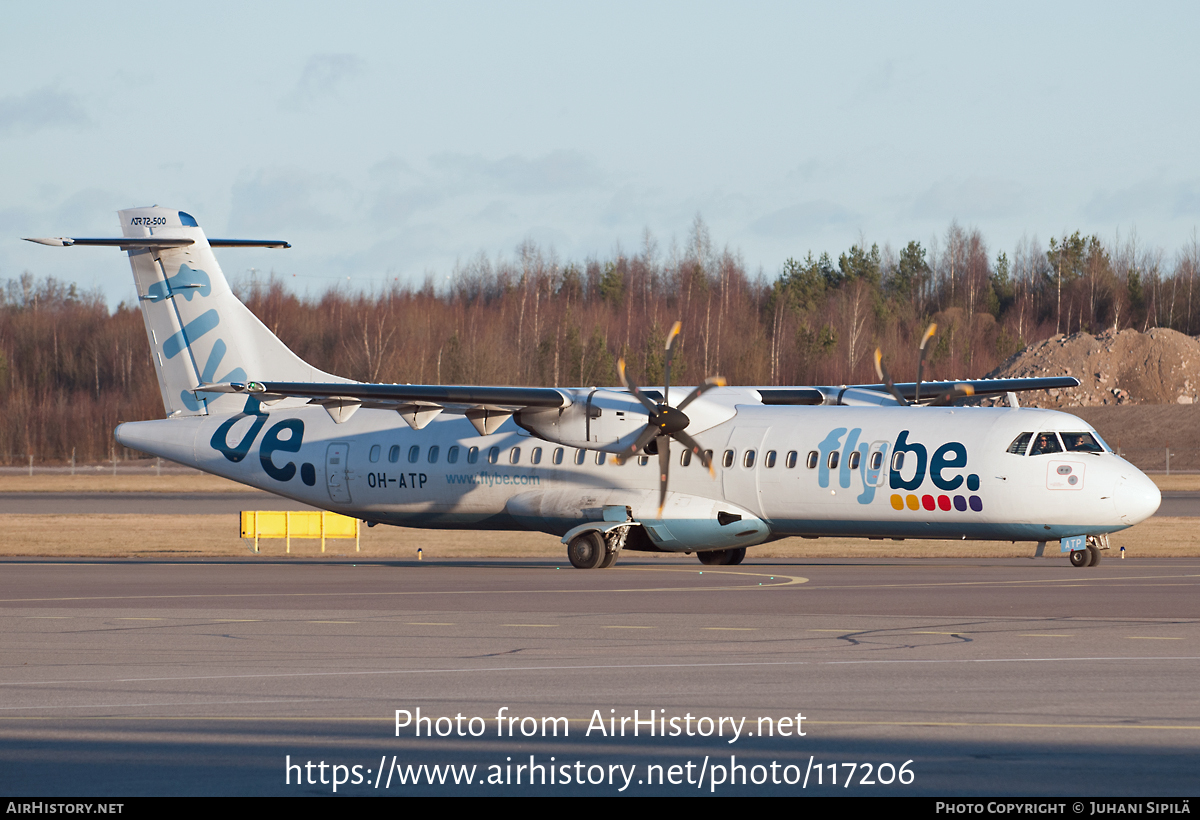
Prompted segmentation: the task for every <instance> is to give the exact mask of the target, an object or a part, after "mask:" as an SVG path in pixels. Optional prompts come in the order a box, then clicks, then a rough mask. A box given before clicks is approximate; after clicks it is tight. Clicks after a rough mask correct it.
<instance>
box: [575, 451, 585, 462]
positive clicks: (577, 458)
mask: <svg viewBox="0 0 1200 820" xmlns="http://www.w3.org/2000/svg"><path fill="white" fill-rule="evenodd" d="M585 458H587V450H576V451H575V463H576V464H583V460H584V459H585Z"/></svg>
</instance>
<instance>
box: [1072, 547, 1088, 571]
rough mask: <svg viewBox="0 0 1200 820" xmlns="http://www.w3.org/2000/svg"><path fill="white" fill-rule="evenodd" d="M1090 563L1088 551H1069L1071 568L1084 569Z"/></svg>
mask: <svg viewBox="0 0 1200 820" xmlns="http://www.w3.org/2000/svg"><path fill="white" fill-rule="evenodd" d="M1091 563H1092V552H1091V550H1088V549H1081V550H1071V566H1073V567H1086V566H1089V565H1090V564H1091Z"/></svg>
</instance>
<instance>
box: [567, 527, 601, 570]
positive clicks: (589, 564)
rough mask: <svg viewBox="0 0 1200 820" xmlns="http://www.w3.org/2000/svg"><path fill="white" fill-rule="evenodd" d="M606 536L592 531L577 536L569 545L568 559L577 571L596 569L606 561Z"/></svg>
mask: <svg viewBox="0 0 1200 820" xmlns="http://www.w3.org/2000/svg"><path fill="white" fill-rule="evenodd" d="M605 552H606V551H605V549H604V536H603V535H601V534H600V533H598V532H596V531H595V530H592V531H591V532H585V533H583V534H582V535H577V536H576V537H575V538H573V539H571V543H570V544H567V558H569V559H570V561H571V566H573V567H575V568H576V569H596V568H597V567H599V566H600V564H601V563H602V562H603V561H604V556H605Z"/></svg>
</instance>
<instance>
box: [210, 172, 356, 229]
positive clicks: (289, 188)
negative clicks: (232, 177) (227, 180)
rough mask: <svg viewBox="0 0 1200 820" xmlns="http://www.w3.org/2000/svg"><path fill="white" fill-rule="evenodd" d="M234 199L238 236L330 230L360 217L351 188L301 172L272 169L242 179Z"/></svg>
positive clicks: (233, 217)
mask: <svg viewBox="0 0 1200 820" xmlns="http://www.w3.org/2000/svg"><path fill="white" fill-rule="evenodd" d="M232 199H233V201H232V207H231V208H230V213H229V230H230V231H233V232H235V233H251V232H255V231H284V230H304V231H308V230H329V229H331V228H338V227H341V226H343V225H345V224H346V222H347V220H348V219H352V218H354V216H355V215H356V214H357V202H356V199H357V197H356V196H355V195H354V193H353V191H352V190H351V188H350V186H349V185H347V184H346V183H344V182H342V181H341V180H338V179H336V178H333V177H325V176H318V175H315V174H310V173H308V172H307V171H304V170H302V169H299V168H270V169H265V170H260V171H258V172H257V173H255V174H254V175H252V176H249V177H246V178H243V179H240V180H238V181H237V182H235V183H234V184H233V191H232ZM268 238H271V237H268Z"/></svg>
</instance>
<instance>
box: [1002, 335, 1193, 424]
mask: <svg viewBox="0 0 1200 820" xmlns="http://www.w3.org/2000/svg"><path fill="white" fill-rule="evenodd" d="M1036 376H1074V377H1075V378H1077V379H1079V382H1080V384H1079V387H1076V388H1074V389H1069V390H1050V391H1043V392H1038V393H1024V394H1022V395H1021V403H1022V404H1027V405H1030V406H1034V407H1050V408H1055V409H1059V408H1067V407H1100V406H1103V405H1116V404H1192V403H1198V404H1200V340H1197V339H1195V338H1192V337H1191V336H1185V335H1184V334H1182V333H1179V332H1178V331H1175V330H1168V329H1166V328H1155V329H1153V330H1151V331H1149V332H1147V333H1139V332H1137V331H1136V330H1122V331H1121V332H1119V333H1117V332H1114V331H1108V332H1106V333H1102V334H1100V335H1099V336H1092V335H1090V334H1088V333H1075V334H1073V335H1071V336H1063V335H1061V334H1060V335H1058V336H1055V337H1053V338H1051V339H1047V340H1046V341H1044V342H1039V343H1037V344H1033V345H1030V346H1029V347H1027V348H1025V349H1024V350H1022V351H1021V352H1020V353H1018V354H1016V355H1015V356H1013V357H1012V358H1010V359H1009V360H1008V361H1006V362H1005V363H1004V364H1002V365H1000V367H998V368H996V369H995V370H993V371H992V372H991V373H989V374H988V378H990V379H1007V378H1022V377H1036ZM1003 401H1004V400H1003V399H1001V400H999V402H997V403H1003Z"/></svg>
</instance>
